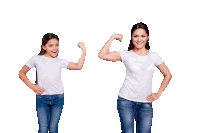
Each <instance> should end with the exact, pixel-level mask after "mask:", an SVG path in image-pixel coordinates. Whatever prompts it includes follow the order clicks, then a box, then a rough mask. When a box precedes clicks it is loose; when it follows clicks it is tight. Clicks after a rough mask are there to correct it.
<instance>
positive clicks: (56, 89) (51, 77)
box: [25, 55, 69, 95]
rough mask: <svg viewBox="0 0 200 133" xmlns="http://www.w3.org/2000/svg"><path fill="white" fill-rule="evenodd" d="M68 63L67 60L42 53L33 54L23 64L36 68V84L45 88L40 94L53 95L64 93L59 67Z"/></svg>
mask: <svg viewBox="0 0 200 133" xmlns="http://www.w3.org/2000/svg"><path fill="white" fill-rule="evenodd" d="M68 64H69V61H67V60H65V59H59V58H58V57H55V58H48V57H46V56H44V55H34V56H32V57H31V58H30V59H29V60H28V61H27V62H26V64H25V65H26V66H28V67H29V68H32V67H35V68H36V69H37V80H38V85H39V86H40V87H42V88H43V89H44V90H45V91H44V92H43V94H41V95H55V94H63V93H64V86H63V83H62V81H61V69H62V68H67V66H68Z"/></svg>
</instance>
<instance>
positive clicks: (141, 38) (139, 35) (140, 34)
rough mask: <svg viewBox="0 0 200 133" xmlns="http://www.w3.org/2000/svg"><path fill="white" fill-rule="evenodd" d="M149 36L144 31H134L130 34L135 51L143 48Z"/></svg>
mask: <svg viewBox="0 0 200 133" xmlns="http://www.w3.org/2000/svg"><path fill="white" fill-rule="evenodd" d="M148 38H149V36H148V35H147V33H146V31H145V30H144V29H141V28H140V29H136V30H135V31H134V32H133V34H132V42H133V45H134V46H135V48H136V49H143V48H145V44H146V43H147V40H148Z"/></svg>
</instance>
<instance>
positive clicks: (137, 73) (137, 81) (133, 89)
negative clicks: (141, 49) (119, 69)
mask: <svg viewBox="0 0 200 133" xmlns="http://www.w3.org/2000/svg"><path fill="white" fill-rule="evenodd" d="M118 52H119V53H120V56H121V59H122V62H123V63H124V65H125V67H126V77H125V80H124V83H123V85H122V87H121V89H120V91H119V96H120V97H122V98H125V99H127V100H130V101H134V102H148V101H147V100H146V98H147V96H148V95H149V94H150V93H152V78H153V72H154V67H155V66H158V65H160V64H161V63H162V62H163V60H162V58H161V57H160V56H159V55H158V53H157V52H152V51H150V50H149V54H148V55H146V56H139V55H137V54H136V53H134V52H133V51H132V50H130V51H127V50H124V51H118Z"/></svg>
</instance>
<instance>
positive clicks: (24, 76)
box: [19, 73, 32, 88]
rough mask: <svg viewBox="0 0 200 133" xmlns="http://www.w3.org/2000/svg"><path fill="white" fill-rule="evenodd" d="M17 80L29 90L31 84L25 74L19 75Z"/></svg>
mask: <svg viewBox="0 0 200 133" xmlns="http://www.w3.org/2000/svg"><path fill="white" fill-rule="evenodd" d="M19 78H20V79H21V80H22V81H23V82H24V83H25V84H26V85H27V86H28V87H29V88H31V86H32V83H31V82H30V81H29V79H28V78H27V76H26V74H24V73H19Z"/></svg>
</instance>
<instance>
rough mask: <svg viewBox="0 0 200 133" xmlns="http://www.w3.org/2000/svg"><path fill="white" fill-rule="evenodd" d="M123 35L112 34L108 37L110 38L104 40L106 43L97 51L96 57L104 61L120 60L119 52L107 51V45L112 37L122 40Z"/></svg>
mask: <svg viewBox="0 0 200 133" xmlns="http://www.w3.org/2000/svg"><path fill="white" fill-rule="evenodd" d="M122 38H123V35H122V34H114V35H112V36H111V37H110V39H109V40H108V41H107V42H106V44H105V45H104V46H103V48H102V49H101V51H100V52H99V53H98V57H99V58H100V59H103V60H106V61H113V62H116V61H122V60H121V56H120V54H119V52H117V51H113V52H109V47H110V45H111V43H112V41H113V40H114V39H116V40H119V41H120V42H121V41H122Z"/></svg>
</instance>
